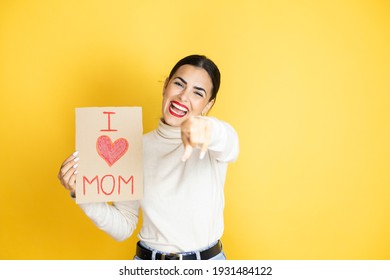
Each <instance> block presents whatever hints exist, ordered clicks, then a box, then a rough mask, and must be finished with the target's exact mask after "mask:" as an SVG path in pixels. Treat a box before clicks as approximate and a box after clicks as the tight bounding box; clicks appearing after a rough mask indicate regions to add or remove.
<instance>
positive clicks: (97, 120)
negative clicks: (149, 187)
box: [76, 107, 143, 203]
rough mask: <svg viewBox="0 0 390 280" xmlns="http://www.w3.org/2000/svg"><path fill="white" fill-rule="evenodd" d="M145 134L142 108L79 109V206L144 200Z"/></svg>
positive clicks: (77, 185)
mask: <svg viewBox="0 0 390 280" xmlns="http://www.w3.org/2000/svg"><path fill="white" fill-rule="evenodd" d="M142 134H143V129H142V108H141V107H90V108H76V150H77V151H79V154H78V156H79V157H80V160H79V162H78V173H77V178H76V203H88V202H112V201H126V200H138V199H141V198H142V194H143V150H142Z"/></svg>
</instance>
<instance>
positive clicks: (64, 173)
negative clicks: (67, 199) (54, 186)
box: [58, 152, 79, 197]
mask: <svg viewBox="0 0 390 280" xmlns="http://www.w3.org/2000/svg"><path fill="white" fill-rule="evenodd" d="M77 154H78V152H74V153H73V154H72V155H71V156H70V157H68V158H67V159H66V160H65V161H64V162H63V163H62V165H61V168H60V171H59V172H58V179H59V180H60V182H61V184H62V185H63V186H64V187H65V189H67V190H68V191H70V194H71V196H72V197H75V195H74V194H75V190H76V174H77V166H78V164H77V162H78V161H79V157H78V156H77Z"/></svg>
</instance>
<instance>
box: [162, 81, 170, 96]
mask: <svg viewBox="0 0 390 280" xmlns="http://www.w3.org/2000/svg"><path fill="white" fill-rule="evenodd" d="M168 82H169V78H166V79H165V82H164V86H163V92H162V93H163V95H164V91H165V89H166V88H167V86H168Z"/></svg>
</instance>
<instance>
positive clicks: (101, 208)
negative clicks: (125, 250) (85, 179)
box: [79, 201, 139, 241]
mask: <svg viewBox="0 0 390 280" xmlns="http://www.w3.org/2000/svg"><path fill="white" fill-rule="evenodd" d="M79 206H80V208H81V209H82V210H83V211H84V213H85V214H86V215H87V216H88V217H89V218H90V219H91V220H92V222H93V223H94V224H95V225H96V226H97V227H98V228H99V229H101V230H103V231H104V232H106V233H107V234H109V235H110V236H111V237H113V238H114V239H116V240H117V241H123V240H125V239H127V238H129V237H130V236H131V235H132V233H133V232H134V230H135V229H136V227H137V223H138V213H139V201H123V202H114V203H113V204H112V205H110V204H108V203H104V202H99V203H85V204H80V205H79Z"/></svg>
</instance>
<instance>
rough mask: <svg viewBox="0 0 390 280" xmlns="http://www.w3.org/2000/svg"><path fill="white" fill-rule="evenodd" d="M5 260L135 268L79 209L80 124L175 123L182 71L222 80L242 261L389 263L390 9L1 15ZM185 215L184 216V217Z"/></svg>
mask: <svg viewBox="0 0 390 280" xmlns="http://www.w3.org/2000/svg"><path fill="white" fill-rule="evenodd" d="M0 42H1V43H0V104H1V106H2V108H1V110H0V122H1V130H2V131H1V138H0V144H1V158H2V163H1V176H0V190H1V195H0V205H1V206H0V207H1V211H0V226H1V230H0V248H1V249H0V258H1V259H131V258H132V257H133V255H134V253H135V243H136V241H137V233H138V231H139V228H140V227H138V229H137V232H135V233H134V235H133V236H132V237H131V238H130V239H129V240H127V241H124V242H116V241H114V240H113V239H111V238H110V237H109V236H108V235H107V234H105V233H104V232H101V231H100V230H98V229H97V228H96V227H95V226H94V225H93V223H92V222H91V221H90V220H89V219H88V218H87V217H86V216H85V215H84V213H83V212H82V211H81V210H80V209H79V207H78V206H77V205H75V204H74V202H73V201H72V200H71V199H70V198H69V195H68V193H67V192H66V191H65V190H64V188H63V187H62V186H61V185H60V183H59V181H58V179H57V173H58V170H59V167H60V165H61V163H62V161H63V160H64V159H65V158H66V157H67V156H68V155H70V154H71V153H73V151H74V149H75V146H74V145H75V108H76V107H94V106H141V107H142V108H143V109H142V110H143V125H144V132H149V131H151V130H152V129H154V128H155V127H157V124H158V120H159V118H160V117H161V100H162V87H163V82H164V80H165V78H166V77H167V76H168V74H169V71H170V69H171V68H172V67H173V65H174V64H175V63H176V61H177V60H179V59H180V58H182V57H184V56H186V55H189V54H194V53H196V54H205V55H207V56H209V57H210V58H211V59H213V60H214V61H215V62H216V64H217V65H218V66H219V68H220V70H221V73H222V85H221V89H220V92H219V96H218V99H217V102H216V104H215V106H214V108H213V109H212V110H211V112H210V115H211V116H215V117H218V118H220V119H222V120H225V121H227V122H229V123H230V124H232V125H233V126H234V127H235V128H236V130H237V132H238V135H239V138H240V149H241V153H240V156H239V159H238V161H237V162H235V163H233V164H231V165H230V166H229V170H228V175H227V180H226V185H225V194H226V206H225V234H224V236H223V239H222V241H223V242H224V245H225V250H226V254H227V256H228V258H229V259H235V260H240V259H389V258H390V238H389V236H390V203H389V197H390V160H389V159H390V130H389V128H390V127H389V124H390V110H389V108H390V82H389V81H390V79H389V77H390V67H389V65H390V52H389V50H390V4H389V1H384V0H383V1H379V0H375V1H368V0H367V1H363V0H361V1H345V0H342V1H338V0H337V1H336V0H334V1H332V0H331V1H325V0H324V1H321V0H320V1H304V0H298V1H287V0H285V1H283V0H275V1H271V0H264V1H262V0H258V1H248V0H241V1H222V0H220V1H209V0H207V1H206V0H198V1H157V0H156V1H151V0H147V1H130V0H129V1H92V0H89V1H75V0H67V1H65V0H64V1H51V0H50V1H49V0H46V1H45V0H35V1H23V0H20V1H2V2H1V4H0ZM178 211H182V210H181V209H178Z"/></svg>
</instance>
